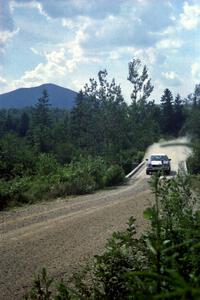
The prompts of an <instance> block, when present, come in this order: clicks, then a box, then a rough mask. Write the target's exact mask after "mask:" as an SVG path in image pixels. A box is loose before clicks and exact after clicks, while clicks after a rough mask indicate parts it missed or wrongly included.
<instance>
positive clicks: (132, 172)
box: [125, 161, 145, 178]
mask: <svg viewBox="0 0 200 300" xmlns="http://www.w3.org/2000/svg"><path fill="white" fill-rule="evenodd" d="M144 164H145V161H142V162H141V163H140V164H139V165H138V166H137V167H136V168H135V169H133V170H132V171H131V172H130V173H128V174H127V175H126V176H125V178H130V177H132V176H133V175H134V174H135V173H137V171H138V170H139V169H140V168H141V167H142V166H143V165H144Z"/></svg>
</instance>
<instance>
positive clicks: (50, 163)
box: [36, 153, 59, 175]
mask: <svg viewBox="0 0 200 300" xmlns="http://www.w3.org/2000/svg"><path fill="white" fill-rule="evenodd" d="M58 169H59V164H58V162H57V160H56V159H55V157H54V156H53V155H51V154H47V153H42V154H40V155H39V156H38V160H37V162H36V173H37V174H38V175H49V174H55V173H57V172H58Z"/></svg>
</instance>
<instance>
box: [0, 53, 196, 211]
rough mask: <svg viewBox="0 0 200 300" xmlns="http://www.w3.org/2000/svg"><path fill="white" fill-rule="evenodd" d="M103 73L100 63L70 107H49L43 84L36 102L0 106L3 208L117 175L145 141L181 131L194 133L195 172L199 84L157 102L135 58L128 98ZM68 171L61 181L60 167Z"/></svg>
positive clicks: (110, 181) (113, 180) (92, 186)
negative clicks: (20, 106)
mask: <svg viewBox="0 0 200 300" xmlns="http://www.w3.org/2000/svg"><path fill="white" fill-rule="evenodd" d="M107 77H108V74H107V71H106V70H103V71H100V72H99V73H98V78H97V80H95V79H90V81H89V83H88V84H86V85H85V87H84V89H83V91H80V93H79V94H78V96H77V99H76V103H75V106H74V108H73V109H72V111H70V112H69V111H66V110H64V109H55V108H54V109H53V108H51V106H50V105H49V96H48V91H46V90H44V91H43V94H42V95H41V97H40V98H39V99H38V102H37V103H36V104H35V106H34V107H30V108H26V109H9V110H0V186H1V189H0V208H1V209H2V208H5V207H6V206H8V205H9V204H12V205H13V204H17V203H23V202H26V203H30V202H33V201H38V200H41V199H47V198H48V197H50V198H52V197H55V196H59V195H60V196H64V195H69V194H79V193H86V192H92V191H94V190H96V189H98V188H102V187H105V186H111V185H114V184H118V183H119V182H123V179H124V173H128V172H129V171H131V169H132V168H133V166H135V165H137V163H138V162H140V161H141V160H142V158H143V155H144V151H145V149H146V147H147V146H149V145H150V144H151V143H153V142H155V141H157V140H158V139H159V138H160V137H172V136H178V135H180V134H181V133H183V134H185V133H189V134H190V135H191V136H192V137H193V138H194V140H195V151H194V154H193V156H192V157H191V158H190V159H189V161H188V166H189V169H190V171H191V172H194V173H199V170H200V158H199V157H200V155H199V153H200V150H199V149H200V147H199V144H200V142H199V140H200V131H199V130H200V129H199V128H200V118H199V114H200V100H199V99H200V88H199V85H197V86H196V87H195V91H194V93H192V94H191V95H189V96H188V98H187V99H185V100H183V99H181V97H180V95H177V96H176V98H175V100H174V98H173V95H172V93H171V91H170V90H169V89H166V90H165V91H164V94H163V96H162V98H161V105H159V104H155V101H153V100H149V97H150V95H151V92H152V91H153V88H154V87H153V85H152V83H151V79H149V75H148V70H147V67H146V66H144V67H142V65H141V62H140V60H137V59H133V60H132V61H131V62H130V63H129V76H128V80H129V81H130V83H131V84H132V85H133V92H132V94H131V97H130V98H131V103H130V104H129V105H128V104H127V102H126V101H125V100H124V97H123V95H122V91H121V87H120V85H118V84H116V82H115V80H114V79H112V80H111V82H109V81H108V78H107ZM91 157H92V158H91ZM91 160H93V161H94V164H95V163H96V164H97V165H99V170H102V171H99V172H101V174H100V175H98V176H94V175H93V174H91V172H90V171H88V166H89V165H90V164H91ZM100 161H101V162H102V165H101V163H99V162H100ZM72 166H73V167H72ZM67 172H69V174H70V175H68V177H67V183H66V182H63V175H62V174H64V173H67ZM81 174H82V175H83V174H84V176H82V175H81ZM78 180H80V183H81V184H80V185H79V184H78V183H77V181H78ZM56 189H57V191H56Z"/></svg>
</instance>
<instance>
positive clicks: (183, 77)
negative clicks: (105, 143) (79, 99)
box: [0, 0, 200, 101]
mask: <svg viewBox="0 0 200 300" xmlns="http://www.w3.org/2000/svg"><path fill="white" fill-rule="evenodd" d="M133 57H134V58H140V59H141V61H142V63H143V64H146V65H147V67H148V70H149V74H150V77H151V78H152V83H153V84H154V94H153V95H152V97H154V98H155V99H156V100H157V101H158V100H159V99H160V96H161V94H162V93H163V90H164V89H165V88H169V89H171V90H172V92H173V93H174V95H175V94H176V93H180V94H181V95H182V96H186V95H187V94H188V93H190V92H192V91H193V90H194V86H195V84H196V83H200V1H199V0H191V1H182V0H35V1H32V0H0V93H4V92H7V91H10V90H13V89H15V88H18V87H30V86H37V85H40V84H42V83H47V82H48V83H50V82H51V83H55V84H58V85H61V86H63V87H67V88H71V89H73V90H76V91H78V90H80V89H81V88H82V87H83V86H84V84H85V83H86V82H88V79H89V78H92V77H94V78H96V76H97V73H98V71H99V70H101V69H105V68H106V69H107V71H108V77H109V79H112V78H113V77H114V78H115V79H116V82H117V83H120V84H121V87H122V92H123V94H124V96H125V99H126V100H127V101H130V92H131V89H132V86H131V83H129V82H128V81H127V76H128V62H129V61H131V60H132V58H133Z"/></svg>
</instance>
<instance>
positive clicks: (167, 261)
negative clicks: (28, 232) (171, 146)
mask: <svg viewBox="0 0 200 300" xmlns="http://www.w3.org/2000/svg"><path fill="white" fill-rule="evenodd" d="M150 184H151V187H152V191H153V193H154V194H155V204H154V205H153V206H152V207H150V208H148V209H146V210H145V212H144V217H145V218H146V219H147V220H148V221H149V222H150V226H149V229H148V231H147V232H145V233H144V234H143V235H142V236H140V237H139V238H137V236H136V234H137V231H136V227H135V219H134V218H133V217H132V218H130V220H129V222H128V228H127V230H126V231H124V232H116V233H114V234H113V236H112V238H111V239H110V240H109V241H108V243H107V245H106V249H105V252H104V254H103V255H100V256H96V257H95V259H94V265H93V267H92V269H91V270H90V272H87V271H85V272H83V273H82V274H81V273H80V274H79V275H76V276H75V279H76V280H74V282H73V284H72V285H71V284H70V287H69V285H65V284H64V283H60V284H59V285H57V287H56V288H54V289H53V286H52V285H49V282H50V283H52V282H51V280H50V281H49V280H46V281H45V280H42V278H40V282H41V283H43V294H42V295H41V286H40V285H39V284H38V278H39V277H37V280H35V283H34V287H33V288H32V289H31V291H30V292H29V293H28V294H27V295H26V299H29V300H30V299H32V300H33V299H41V300H42V299H46V300H47V299H48V300H49V299H54V300H55V299H63V300H64V299H98V300H99V299H110V300H111V299H116V300H118V299H135V300H136V299H167V300H168V299H176V300H179V299H185V300H186V299H194V300H196V299H199V298H200V255H199V252H200V251H199V249H200V212H199V211H198V210H197V209H196V199H194V197H193V194H192V192H191V190H190V182H189V178H188V177H180V176H179V177H177V178H176V179H171V180H169V179H167V178H159V177H158V176H152V179H151V182H150ZM91 274H92V275H91ZM44 275H45V276H46V273H44V271H43V276H44ZM36 283H37V284H36ZM52 290H54V291H55V293H52Z"/></svg>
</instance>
